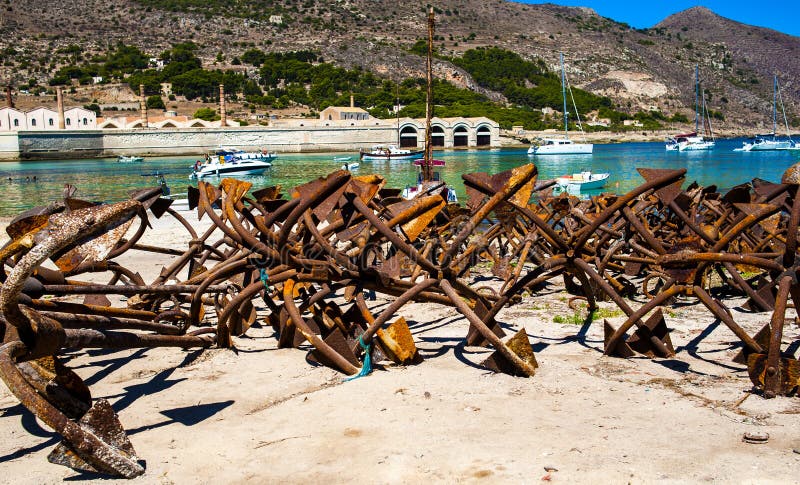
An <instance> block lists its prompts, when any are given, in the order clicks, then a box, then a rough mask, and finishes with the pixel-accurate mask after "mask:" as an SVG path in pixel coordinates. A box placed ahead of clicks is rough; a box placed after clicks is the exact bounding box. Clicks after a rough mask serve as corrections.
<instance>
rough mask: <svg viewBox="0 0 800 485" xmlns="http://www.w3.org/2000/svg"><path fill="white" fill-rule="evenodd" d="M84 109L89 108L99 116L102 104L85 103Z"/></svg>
mask: <svg viewBox="0 0 800 485" xmlns="http://www.w3.org/2000/svg"><path fill="white" fill-rule="evenodd" d="M83 109H88V110H89V111H94V114H96V115H97V116H101V112H100V106H99V105H98V104H97V103H92V104H87V105H84V106H83Z"/></svg>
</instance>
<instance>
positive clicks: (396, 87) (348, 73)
mask: <svg viewBox="0 0 800 485" xmlns="http://www.w3.org/2000/svg"><path fill="white" fill-rule="evenodd" d="M197 52H198V46H196V45H195V44H193V43H191V42H185V43H180V44H176V45H174V46H173V47H172V48H171V49H168V50H167V51H165V52H162V53H161V54H160V56H159V59H160V60H162V61H163V62H164V65H163V67H162V68H156V67H155V66H151V65H150V56H148V55H146V54H145V53H144V52H142V51H140V50H139V49H137V48H136V47H131V46H126V45H123V44H118V45H116V46H114V47H113V48H112V49H110V50H109V51H108V53H107V54H106V55H104V56H94V57H92V59H88V60H87V59H83V58H82V57H81V51H80V49H79V48H75V49H71V50H69V52H67V54H68V55H71V56H74V60H75V63H74V64H72V65H70V66H68V67H64V68H62V69H59V70H58V71H57V72H56V74H55V76H54V77H53V78H52V79H51V81H50V84H51V85H64V84H70V83H71V82H73V81H74V80H77V81H78V82H79V83H82V84H84V83H90V82H92V77H94V76H102V77H103V78H104V79H105V80H107V81H111V80H120V81H123V82H127V83H128V84H129V85H130V86H131V88H133V90H134V91H136V92H138V86H139V85H142V86H144V92H145V94H146V95H147V96H149V99H148V105H149V106H150V107H151V108H158V107H161V106H163V100H162V99H161V97H160V95H161V93H162V86H163V85H164V84H166V83H169V84H171V86H172V93H174V95H177V96H184V97H186V98H187V99H189V100H194V99H201V100H202V101H215V100H217V98H218V96H219V85H220V84H223V85H224V86H225V92H226V93H227V94H228V95H230V96H241V97H242V98H244V100H245V102H246V104H245V106H246V108H249V109H251V110H256V109H282V108H287V107H289V106H292V105H303V106H307V107H308V108H310V109H311V111H312V114H313V113H314V112H318V111H320V110H323V109H325V108H326V107H328V106H346V105H348V104H349V102H350V96H351V95H353V96H354V98H355V101H356V105H357V106H362V107H364V108H365V109H366V110H367V111H368V112H369V113H370V114H371V115H372V116H375V117H378V118H392V117H394V116H395V115H396V113H395V110H394V107H395V106H396V105H397V104H398V102H399V104H400V106H401V110H400V113H399V116H408V117H413V118H422V117H424V116H425V80H424V79H422V78H410V79H406V80H404V81H402V82H400V83H399V84H397V83H395V82H392V81H390V80H387V79H382V78H380V77H379V76H377V75H376V74H374V73H371V72H368V71H364V70H361V69H358V68H356V69H345V68H342V67H337V66H335V65H333V64H331V63H328V62H324V60H323V59H322V58H320V57H319V55H318V54H316V53H314V52H311V51H295V52H284V53H279V52H270V53H267V52H263V51H261V50H259V49H257V48H250V49H248V50H246V51H245V52H243V53H242V54H241V56H239V57H238V58H237V60H239V62H240V63H242V64H245V65H250V66H254V67H256V68H258V75H257V76H251V77H248V75H247V74H246V73H244V72H243V71H242V70H241V69H239V70H221V69H206V68H203V64H202V62H201V60H200V58H199V57H198V56H197ZM449 60H450V61H452V62H453V63H455V64H456V65H458V66H460V67H462V68H463V69H465V70H466V71H468V72H469V73H470V74H471V75H472V76H473V77H474V79H475V80H476V82H477V83H478V84H479V85H481V86H483V87H485V88H486V89H489V90H493V91H496V92H500V93H502V94H504V95H505V96H506V98H507V99H508V100H509V105H508V106H505V105H502V104H499V103H495V102H492V101H490V100H489V99H488V98H486V97H485V96H484V95H482V94H479V93H476V92H474V91H471V90H469V89H461V88H458V87H456V86H454V85H452V84H451V83H449V82H447V81H443V80H435V81H434V93H435V94H434V116H439V117H456V116H465V117H478V116H486V117H489V118H491V119H493V120H496V121H497V122H498V123H499V124H500V126H501V127H503V128H511V126H513V125H522V126H524V127H525V128H526V129H545V128H555V127H559V126H560V125H561V118H560V117H559V116H551V117H549V118H544V117H543V116H542V113H541V108H543V107H551V108H553V109H555V110H558V111H560V110H561V109H563V108H562V100H561V84H560V78H559V76H558V75H556V74H554V73H552V72H549V71H548V70H547V66H546V65H545V63H544V62H543V61H541V60H538V61H536V62H530V61H524V60H523V59H522V58H521V57H520V56H519V55H517V54H515V53H513V52H510V51H505V50H502V49H498V48H489V49H472V50H469V51H467V52H466V53H465V54H464V56H463V57H460V58H453V59H449ZM572 92H573V95H574V97H575V103H576V105H577V106H578V110H579V111H580V113H581V114H582V115H585V114H586V113H587V112H589V111H593V110H602V111H604V112H606V114H608V115H609V117H610V118H613V119H614V120H615V121H618V120H619V119H624V117H626V116H627V115H625V114H624V113H618V112H616V111H614V110H613V109H612V107H611V102H610V101H609V100H608V98H605V97H599V96H596V95H593V94H591V93H589V92H586V91H583V90H581V89H576V88H573V89H572ZM171 99H172V98H171ZM204 116H207V117H208V116H210V114H204ZM646 121H652V122H651V123H646V124H645V126H647V127H648V128H649V127H653V126H655V125H656V124H657V121H656V120H651V119H648V120H646Z"/></svg>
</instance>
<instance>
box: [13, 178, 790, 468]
mask: <svg viewBox="0 0 800 485" xmlns="http://www.w3.org/2000/svg"><path fill="white" fill-rule="evenodd" d="M639 172H640V174H641V175H642V176H643V177H644V179H645V183H644V184H642V185H641V186H639V187H637V188H635V189H633V190H632V191H630V192H628V193H626V194H622V195H602V196H596V197H593V198H591V199H589V200H578V199H576V198H574V197H569V196H567V195H565V194H562V195H561V196H557V197H554V196H552V194H550V193H549V187H550V186H551V185H552V182H550V183H547V182H543V183H540V184H539V185H536V175H537V172H536V168H535V167H534V166H533V165H524V166H521V167H517V168H515V169H513V170H509V171H507V172H503V173H499V174H496V175H489V174H485V173H473V174H465V175H463V179H464V183H465V185H466V188H467V193H468V196H469V200H468V201H467V204H466V207H460V206H458V205H456V204H448V203H447V202H446V197H443V195H442V194H443V190H444V189H445V188H444V187H443V186H434V187H431V188H430V190H427V191H426V192H425V193H424V194H421V196H419V197H417V198H415V199H411V200H404V199H402V198H400V197H399V190H395V189H389V188H386V187H385V180H384V179H383V178H382V177H380V176H377V175H369V176H361V177H354V176H352V174H350V173H349V172H347V171H337V172H334V173H332V174H330V175H329V176H327V177H325V178H320V179H317V180H314V181H312V182H309V183H307V184H303V185H300V186H298V187H296V188H295V189H294V190H293V191H292V192H291V194H290V198H288V199H287V198H284V197H283V195H282V194H281V189H280V187H269V188H265V189H261V190H256V191H253V192H252V193H251V189H252V186H251V184H250V183H248V182H246V181H240V180H233V179H225V180H223V181H222V182H221V183H220V185H219V186H213V185H211V184H209V183H205V182H199V184H198V187H197V188H196V189H195V188H191V187H190V190H189V198H190V206H191V207H192V208H196V209H197V214H198V217H200V218H202V217H209V218H210V219H211V221H212V225H211V227H210V228H209V229H208V230H207V231H205V232H204V233H203V234H201V235H198V234H197V233H196V232H195V230H194V228H193V227H192V225H191V224H190V223H188V222H187V221H186V220H185V219H184V218H183V217H182V216H180V215H179V214H178V213H176V212H175V211H173V210H171V209H170V208H169V205H170V201H169V200H167V199H164V198H162V197H160V189H148V190H143V191H140V192H138V193H136V194H133V196H132V198H131V200H129V201H126V202H121V203H118V204H112V205H101V206H96V205H93V204H90V203H87V202H83V201H79V200H76V199H72V198H70V197H69V196H71V195H72V194H67V198H66V199H65V200H64V201H63V202H59V203H54V204H51V205H49V206H47V207H43V208H37V209H35V210H32V211H27V212H26V213H23V214H22V215H20V216H19V217H18V218H16V219H15V220H14V221H12V223H11V224H10V225H9V227H8V229H7V232H8V233H9V235H10V236H11V241H10V242H9V243H8V244H7V245H6V246H5V247H3V248H2V249H0V254H1V255H2V258H1V260H2V263H3V264H2V266H0V278H2V281H3V286H2V290H0V313H1V316H2V321H1V322H0V337H2V341H3V346H2V347H0V377H2V379H3V380H4V381H5V382H6V384H7V385H8V386H9V389H10V390H11V391H12V393H14V394H15V395H16V396H17V397H18V398H19V400H20V401H21V402H22V403H23V405H25V406H26V407H27V408H28V409H30V410H31V411H32V412H33V413H34V414H36V415H37V416H38V417H40V418H41V419H42V421H44V422H45V423H47V424H48V425H49V426H51V427H53V429H55V430H56V431H57V432H58V433H60V434H61V435H62V436H63V437H64V442H63V443H62V444H61V445H59V447H58V448H57V449H56V450H55V451H54V452H53V453H52V454H51V456H50V459H51V460H52V461H54V462H56V463H61V464H65V465H67V466H71V467H74V468H78V469H84V470H95V471H99V472H104V473H109V474H114V475H119V476H124V477H134V476H137V475H139V474H141V473H143V471H144V469H143V467H142V466H141V464H140V463H139V461H138V459H137V458H136V454H135V452H134V450H133V447H132V445H131V443H130V441H129V440H128V439H127V437H126V435H125V432H124V430H123V428H122V426H121V424H120V423H119V421H118V419H117V417H116V415H115V414H114V412H113V409H112V408H111V406H110V405H109V404H108V403H107V402H105V401H104V400H102V399H101V400H97V401H95V402H94V403H92V399H91V393H90V391H89V389H88V387H87V386H86V385H85V384H84V383H83V381H82V380H81V379H80V378H79V377H78V376H77V375H76V374H75V373H74V372H72V371H71V370H69V369H68V368H67V367H66V366H65V364H64V363H63V362H62V360H63V356H60V354H61V353H62V352H64V351H66V350H71V349H81V348H98V347H101V348H111V349H125V348H149V347H178V348H189V347H198V348H206V347H209V346H212V345H217V346H219V347H222V348H230V347H233V346H234V344H235V340H234V339H233V337H234V336H238V335H243V334H245V333H246V332H247V331H248V329H249V328H250V327H251V325H253V324H254V323H255V322H256V321H257V320H258V318H259V317H260V318H263V319H265V321H266V323H268V324H269V325H271V326H272V327H273V328H274V329H275V330H276V335H277V338H278V345H279V347H284V348H287V347H294V348H301V347H305V346H307V345H309V344H310V346H311V347H312V350H311V351H310V353H309V359H310V360H312V361H314V362H317V363H320V364H323V365H326V366H329V367H331V368H334V369H336V370H338V371H340V372H342V373H344V374H347V375H351V376H355V375H361V374H363V373H364V372H365V371H366V370H368V363H369V362H383V361H392V362H395V363H397V364H401V365H407V364H413V363H418V362H420V361H421V356H420V353H419V352H418V350H417V349H416V346H415V342H414V339H413V336H412V334H411V330H410V328H409V326H408V324H407V323H406V321H405V320H404V319H403V317H397V316H396V315H397V313H398V312H399V311H400V310H401V309H402V308H403V307H404V306H405V305H407V304H408V303H409V302H432V303H437V304H441V305H446V306H450V307H453V308H454V309H455V310H456V311H458V312H459V313H461V314H462V315H463V316H464V317H465V318H466V319H467V321H468V322H469V324H470V327H469V330H468V331H467V334H466V335H465V337H464V343H465V344H466V345H471V346H472V345H488V346H491V347H492V349H493V350H494V352H493V353H492V354H491V355H490V356H489V358H488V359H486V361H485V362H484V363H483V364H484V365H485V366H486V367H487V368H489V369H492V370H494V371H500V372H505V373H508V374H511V375H517V376H531V375H533V374H534V373H535V371H536V368H537V366H538V363H537V361H536V358H535V356H534V353H533V349H532V347H531V344H530V342H529V339H528V336H527V333H526V332H525V329H524V328H520V329H519V330H518V331H517V332H516V334H515V335H513V336H512V337H511V338H509V339H507V340H503V337H505V333H504V330H503V329H502V328H501V325H500V324H499V323H498V322H497V321H496V317H497V315H498V314H499V313H500V312H501V311H502V310H503V309H504V308H507V307H508V306H510V305H513V304H515V303H517V302H519V301H521V297H522V295H523V293H526V292H527V293H530V294H531V295H533V296H534V297H535V296H536V293H537V291H538V290H539V289H540V288H542V286H543V285H544V284H546V283H547V282H548V281H549V280H551V279H553V278H556V277H561V278H563V280H564V283H565V287H566V289H567V291H569V292H571V293H573V294H575V295H576V298H579V299H583V300H585V301H586V302H587V306H588V310H589V311H590V312H591V311H592V310H594V309H595V308H597V301H598V300H601V299H603V300H611V301H613V302H614V303H615V304H616V305H617V306H618V307H619V308H620V309H621V310H622V311H623V312H624V313H625V315H626V316H627V318H626V320H625V322H624V323H623V324H622V325H621V326H619V328H614V327H613V326H612V325H611V324H610V323H609V322H607V321H606V322H604V328H605V337H606V338H605V353H606V354H608V355H615V356H621V357H628V356H632V355H635V354H637V353H638V354H644V355H648V356H652V357H672V356H673V355H674V353H675V350H674V348H673V346H672V342H671V339H670V335H669V329H668V327H667V325H666V321H665V319H664V315H663V313H662V312H661V309H660V308H661V306H663V305H667V304H669V303H670V302H671V301H673V300H674V299H675V298H677V297H682V298H696V299H697V300H698V301H699V302H700V303H701V304H702V305H704V306H705V307H706V308H708V309H709V311H710V312H711V313H712V315H713V316H715V317H716V318H718V319H719V320H720V321H722V322H723V323H724V324H725V325H726V326H727V327H728V328H729V329H730V330H731V331H732V332H733V333H734V334H735V335H736V336H737V337H738V338H739V339H740V340H741V342H742V346H743V350H742V352H741V354H740V356H739V361H740V362H742V363H745V364H746V365H747V367H748V370H749V371H750V376H751V379H752V380H753V383H754V384H755V385H756V386H757V387H759V388H760V389H762V390H763V393H764V395H765V396H766V397H772V396H776V395H789V394H791V393H793V392H796V388H797V386H798V384H800V365H798V361H797V359H796V358H795V357H793V355H791V351H790V350H789V348H790V347H791V345H790V346H789V347H787V348H786V349H783V348H782V342H783V335H784V334H783V329H784V325H785V312H786V308H787V306H788V298H789V296H791V297H792V298H793V299H795V304H796V303H797V299H798V297H800V287H798V285H797V272H798V270H800V267H798V258H797V226H798V223H800V201H799V200H800V196H798V187H800V178H798V177H797V173H798V171H797V170H796V168H795V169H793V170H789V171H787V174H786V175H785V176H784V180H783V181H782V183H781V184H770V183H768V182H765V181H759V180H755V181H753V182H752V183H750V184H745V185H742V186H739V187H736V188H734V189H732V190H730V191H728V193H726V194H725V195H724V196H723V195H721V194H719V193H718V192H717V191H716V188H714V187H699V186H697V185H696V184H691V185H690V186H689V187H688V188H687V189H685V190H683V189H681V186H682V184H683V182H684V177H685V171H683V170H656V169H640V170H639ZM534 194H536V195H537V196H536V197H533V196H534ZM532 199H535V203H531V200H532ZM148 214H151V215H152V216H153V217H156V218H160V217H162V216H164V215H169V216H170V217H174V218H175V219H176V220H178V221H179V223H180V225H181V226H182V227H183V228H185V230H186V231H187V233H188V236H189V239H190V242H189V247H188V248H186V249H184V250H180V249H177V248H162V247H155V246H148V245H145V244H141V243H140V240H141V238H142V236H143V235H144V234H145V232H146V230H147V227H149V224H148V217H149V216H148ZM137 218H138V221H139V225H138V227H137V228H136V229H135V230H133V229H132V228H133V226H134V223H135V221H136V220H137ZM790 229H791V230H790ZM128 232H132V233H133V235H132V236H131V237H130V238H129V239H125V236H126V234H127V233H128ZM219 233H221V234H222V236H221V237H220V238H219V239H217V240H212V237H214V235H215V234H219ZM132 250H136V251H150V252H155V253H160V254H162V255H166V256H168V257H169V258H171V259H170V261H169V264H167V265H166V266H164V268H163V269H162V271H161V273H160V274H159V276H158V277H157V278H156V279H155V280H154V281H153V282H152V283H150V284H146V283H145V281H144V280H143V278H142V277H141V276H140V275H139V274H138V273H136V272H135V271H133V270H131V269H129V268H126V267H124V266H123V265H121V264H119V263H118V262H116V261H115V258H117V257H118V256H120V255H122V254H123V253H125V252H127V251H132ZM48 258H49V259H52V260H53V261H54V262H55V264H56V266H57V267H58V270H53V269H47V268H46V267H44V266H42V263H43V262H44V261H45V260H46V259H48ZM483 262H489V263H491V266H492V273H493V274H494V275H495V276H496V277H497V278H498V279H499V283H500V289H499V290H495V289H493V287H489V286H483V287H478V288H473V287H472V286H470V284H469V281H470V280H469V276H470V275H471V273H472V272H476V271H478V272H479V271H481V268H480V266H481V264H482V263H483ZM745 271H747V272H749V273H751V274H754V275H755V276H749V277H748V276H747V273H745ZM6 272H7V274H6ZM107 272H109V273H111V274H112V276H111V279H110V281H109V282H108V283H107V284H104V285H101V284H94V283H88V282H86V281H83V280H77V279H75V277H76V276H77V275H82V274H88V275H93V274H94V275H99V274H103V273H107ZM182 272H185V277H184V276H181V273H182ZM712 276H713V277H714V278H712ZM712 280H713V282H712ZM712 286H713V288H712ZM365 292H375V293H380V294H382V295H385V296H386V297H388V298H389V299H390V300H392V301H391V302H390V303H389V304H388V305H387V306H385V307H384V308H382V309H381V310H380V311H379V312H378V313H377V314H373V309H372V308H370V306H369V304H368V302H367V300H366V298H365V296H364V295H365ZM725 293H735V294H739V295H743V296H745V297H747V298H748V303H747V305H748V306H749V307H750V308H752V309H753V310H756V311H772V312H773V313H772V318H771V320H770V322H769V323H768V324H767V325H765V326H764V328H763V329H762V330H761V331H759V332H757V333H756V335H754V336H750V335H748V333H747V332H746V331H745V330H744V329H742V328H741V326H740V325H738V324H737V323H736V321H735V320H734V318H733V316H732V313H731V312H730V311H729V310H728V309H727V308H726V307H725V305H724V303H723V302H722V301H721V300H720V299H718V298H717V297H715V296H714V295H715V294H716V295H723V294H725ZM111 295H119V296H125V297H127V299H126V306H125V307H121V305H119V304H117V305H116V306H114V304H112V302H111V300H109V298H108V296H111ZM44 296H54V297H56V298H44ZM79 296H84V298H85V299H84V302H83V303H82V304H78V303H74V302H72V301H69V300H71V299H73V298H75V297H79ZM636 296H644V297H645V298H647V299H648V301H647V302H646V303H644V304H643V305H642V306H640V307H639V308H638V309H634V308H633V307H632V306H631V304H630V300H628V299H626V297H636ZM256 298H260V299H261V301H262V302H263V305H264V306H265V307H266V310H267V311H265V312H262V313H261V315H259V312H257V311H256V307H255V306H254V304H253V301H254V300H255V299H256ZM342 302H344V303H342ZM208 307H213V310H214V311H213V313H212V312H207V311H206V310H207V308H208ZM392 320H393V321H392ZM634 328H635V330H634V331H633V333H632V334H631V335H628V332H629V331H630V330H633V329H634Z"/></svg>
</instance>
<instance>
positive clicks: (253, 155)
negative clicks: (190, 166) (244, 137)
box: [206, 147, 278, 162]
mask: <svg viewBox="0 0 800 485" xmlns="http://www.w3.org/2000/svg"><path fill="white" fill-rule="evenodd" d="M213 157H216V158H217V159H219V160H223V159H225V160H226V161H237V160H259V161H262V162H271V161H273V160H275V159H276V158H278V155H277V154H276V153H275V152H269V151H267V150H260V151H255V152H246V151H244V150H241V149H238V148H230V147H220V148H219V149H217V151H216V152H214V155H213V156H206V160H207V161H210V160H211V159H212V158H213Z"/></svg>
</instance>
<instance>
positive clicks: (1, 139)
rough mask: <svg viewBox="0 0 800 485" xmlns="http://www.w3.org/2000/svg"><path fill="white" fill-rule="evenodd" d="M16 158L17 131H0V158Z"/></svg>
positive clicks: (17, 147) (17, 153)
mask: <svg viewBox="0 0 800 485" xmlns="http://www.w3.org/2000/svg"><path fill="white" fill-rule="evenodd" d="M17 159H19V137H18V136H17V132H16V131H6V132H0V160H17Z"/></svg>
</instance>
